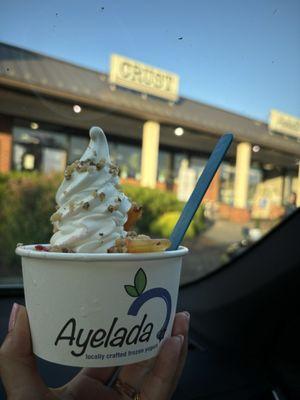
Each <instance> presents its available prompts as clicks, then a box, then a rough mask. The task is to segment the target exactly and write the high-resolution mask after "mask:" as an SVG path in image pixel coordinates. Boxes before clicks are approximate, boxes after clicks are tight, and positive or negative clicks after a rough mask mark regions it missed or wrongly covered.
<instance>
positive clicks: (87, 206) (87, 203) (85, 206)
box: [82, 201, 90, 210]
mask: <svg viewBox="0 0 300 400" xmlns="http://www.w3.org/2000/svg"><path fill="white" fill-rule="evenodd" d="M89 207H90V203H89V202H88V201H86V202H85V203H83V205H82V208H83V209H84V210H88V209H89Z"/></svg>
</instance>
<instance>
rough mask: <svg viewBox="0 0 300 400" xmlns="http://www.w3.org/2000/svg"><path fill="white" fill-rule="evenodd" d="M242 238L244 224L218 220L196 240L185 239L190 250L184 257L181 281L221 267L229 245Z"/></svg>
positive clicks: (195, 277)
mask: <svg viewBox="0 0 300 400" xmlns="http://www.w3.org/2000/svg"><path fill="white" fill-rule="evenodd" d="M241 239H242V225H240V224H236V223H233V222H229V221H217V222H215V223H213V224H212V225H211V226H210V227H209V228H208V229H207V230H206V231H205V232H204V233H203V234H202V235H200V236H199V237H197V238H196V239H195V240H193V241H191V240H189V241H185V242H184V245H185V246H187V247H188V248H189V250H190V252H189V254H188V255H187V256H185V257H184V261H183V266H182V274H181V283H187V282H191V281H193V280H195V279H198V278H201V277H203V276H205V275H206V274H207V273H209V272H211V271H214V270H216V269H218V268H220V267H221V266H222V263H223V261H222V255H223V254H224V251H225V250H226V248H227V247H228V245H229V244H231V243H234V242H238V241H240V240H241Z"/></svg>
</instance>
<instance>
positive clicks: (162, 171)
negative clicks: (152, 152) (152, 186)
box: [157, 150, 173, 185]
mask: <svg viewBox="0 0 300 400" xmlns="http://www.w3.org/2000/svg"><path fill="white" fill-rule="evenodd" d="M172 158H173V155H172V154H171V153H170V152H168V151H164V150H160V151H159V154H158V170H157V180H158V182H160V183H165V184H167V185H171V184H172V162H173V160H172Z"/></svg>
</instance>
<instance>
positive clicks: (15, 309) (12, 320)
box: [8, 303, 19, 332]
mask: <svg viewBox="0 0 300 400" xmlns="http://www.w3.org/2000/svg"><path fill="white" fill-rule="evenodd" d="M18 311H19V304H17V303H14V304H13V306H12V309H11V312H10V317H9V323H8V332H11V331H12V330H13V329H14V326H15V323H16V319H17V313H18Z"/></svg>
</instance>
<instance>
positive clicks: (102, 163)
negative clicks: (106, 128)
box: [50, 127, 131, 253]
mask: <svg viewBox="0 0 300 400" xmlns="http://www.w3.org/2000/svg"><path fill="white" fill-rule="evenodd" d="M90 138H91V139H90V143H89V145H88V147H87V149H86V151H85V152H84V154H83V156H82V157H81V158H80V160H78V161H75V162H74V163H73V164H71V165H70V166H68V167H67V168H66V170H65V179H64V180H63V182H62V184H61V185H60V187H59V189H58V191H57V193H56V202H57V211H56V212H55V213H54V214H53V215H52V216H51V222H52V223H53V227H54V234H53V236H52V238H51V240H50V245H51V248H52V249H54V250H55V249H58V251H59V250H60V249H67V250H70V251H74V252H78V253H106V252H107V250H108V249H109V248H111V247H112V246H114V245H115V242H116V239H119V238H124V237H125V236H126V232H125V231H124V228H123V227H124V224H125V222H126V221H127V213H128V211H129V209H130V208H131V202H130V201H129V199H128V198H127V197H126V196H125V194H124V193H122V192H120V191H119V188H118V183H119V177H118V168H117V167H116V166H115V165H113V164H112V163H111V161H110V156H109V149H108V145H107V141H106V137H105V135H104V133H103V131H102V130H101V129H100V128H98V127H92V128H91V129H90Z"/></svg>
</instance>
